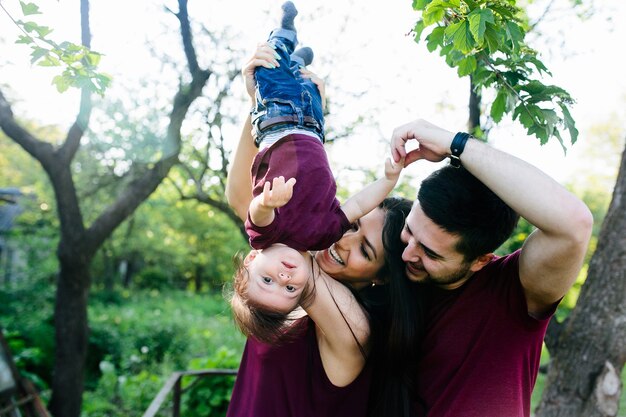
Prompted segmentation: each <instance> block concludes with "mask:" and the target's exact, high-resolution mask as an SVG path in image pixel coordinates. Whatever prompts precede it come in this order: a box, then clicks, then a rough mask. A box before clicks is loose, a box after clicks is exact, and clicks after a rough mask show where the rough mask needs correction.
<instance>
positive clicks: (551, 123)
mask: <svg viewBox="0 0 626 417" xmlns="http://www.w3.org/2000/svg"><path fill="white" fill-rule="evenodd" d="M413 8H414V9H415V10H419V11H421V12H422V18H421V19H420V20H419V21H418V22H417V23H416V24H415V27H414V28H413V33H414V35H415V41H416V42H420V40H421V38H422V34H423V32H424V30H425V29H426V28H427V27H430V26H434V27H433V29H432V30H431V31H430V33H428V34H427V35H426V36H425V37H424V41H425V42H426V47H427V48H428V50H429V51H430V52H434V51H435V50H437V49H439V54H440V55H441V56H442V57H444V58H445V60H446V63H447V64H448V65H449V66H450V67H453V68H457V72H458V75H459V76H461V77H463V76H466V75H470V76H471V77H472V83H473V85H474V87H475V88H476V90H481V89H483V88H493V89H495V90H496V97H495V99H494V101H493V103H492V104H491V110H490V112H489V114H490V116H491V118H493V120H494V121H495V122H496V123H498V122H500V121H501V120H502V117H503V115H504V114H511V115H512V118H513V120H517V121H518V122H519V123H521V124H522V125H523V126H524V127H525V128H526V129H527V132H528V134H530V135H535V136H536V137H537V138H538V139H539V140H540V141H541V144H545V143H546V142H547V141H548V139H550V138H551V137H555V138H556V139H557V140H558V141H559V143H560V144H561V146H562V147H563V150H564V151H565V149H566V148H565V144H564V142H563V138H562V136H561V130H563V129H565V130H567V131H568V132H569V136H570V142H571V143H572V144H573V143H574V142H576V139H577V137H578V130H577V129H576V125H575V122H574V119H572V116H571V114H570V110H569V107H570V106H571V105H572V104H573V99H572V97H571V96H570V95H569V93H568V92H567V91H565V90H564V89H562V88H560V87H557V86H555V85H546V84H543V83H542V82H541V81H539V79H537V78H536V77H537V76H543V75H550V72H549V71H548V69H547V68H546V66H545V65H544V64H543V63H542V62H541V61H540V60H539V58H538V56H537V55H538V54H537V52H536V51H535V50H533V49H532V48H530V47H529V46H528V45H527V44H526V43H525V41H524V37H525V33H526V26H527V25H526V23H525V21H524V20H523V18H522V17H521V16H522V10H521V9H519V8H518V7H517V6H516V5H515V1H512V0H413Z"/></svg>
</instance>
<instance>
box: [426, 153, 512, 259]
mask: <svg viewBox="0 0 626 417" xmlns="http://www.w3.org/2000/svg"><path fill="white" fill-rule="evenodd" d="M417 200H418V201H419V204H420V206H421V208H422V211H423V212H424V214H425V215H426V216H428V217H429V218H430V219H431V220H432V221H433V222H434V223H435V224H437V225H438V226H439V227H441V228H442V229H444V230H445V231H447V232H449V233H452V234H455V235H457V236H459V237H460V240H459V242H458V244H457V246H456V250H457V251H459V252H460V253H462V254H463V256H464V257H465V261H467V262H471V261H473V260H474V259H476V258H477V257H479V256H481V255H484V254H486V253H491V252H493V251H495V250H496V249H497V248H498V247H499V246H500V245H501V244H502V243H504V241H505V240H507V239H508V237H509V236H510V235H511V233H512V232H513V229H515V226H516V225H517V221H518V219H519V215H518V214H517V213H516V212H515V211H513V209H511V208H510V207H509V206H508V205H506V203H505V202H504V201H502V200H501V199H500V197H498V196H497V195H495V194H494V192H493V191H491V190H490V189H489V188H487V186H486V185H484V184H483V183H482V182H480V181H479V180H478V179H477V178H476V177H474V176H473V175H472V174H470V173H469V172H468V171H467V170H466V169H464V168H463V167H461V168H454V167H452V166H449V165H448V166H446V167H444V168H441V169H439V170H437V171H435V172H433V173H432V174H431V175H429V176H428V178H426V179H425V180H424V181H422V185H421V186H420V189H419V192H418V193H417Z"/></svg>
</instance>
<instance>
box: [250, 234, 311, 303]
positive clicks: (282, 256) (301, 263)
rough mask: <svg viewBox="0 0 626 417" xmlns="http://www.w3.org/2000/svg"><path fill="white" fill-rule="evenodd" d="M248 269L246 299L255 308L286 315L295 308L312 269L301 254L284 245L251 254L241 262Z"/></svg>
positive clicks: (273, 246)
mask: <svg viewBox="0 0 626 417" xmlns="http://www.w3.org/2000/svg"><path fill="white" fill-rule="evenodd" d="M244 265H245V266H246V268H247V269H248V289H247V293H248V298H249V299H250V300H251V301H253V302H254V303H255V304H258V305H261V306H264V307H266V308H269V309H271V310H274V311H280V312H282V313H288V312H290V311H292V310H293V309H295V308H296V307H297V306H298V303H299V301H300V296H301V295H302V292H303V291H304V289H305V287H306V285H307V282H308V281H309V276H310V274H311V265H310V264H309V262H307V261H306V259H305V258H304V257H303V256H302V254H301V253H300V252H298V251H297V250H295V249H291V248H290V247H288V246H285V245H280V244H278V245H272V246H270V247H269V248H267V249H263V250H262V251H255V250H253V251H251V252H250V253H249V254H248V256H246V258H245V260H244Z"/></svg>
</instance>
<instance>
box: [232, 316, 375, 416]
mask: <svg viewBox="0 0 626 417" xmlns="http://www.w3.org/2000/svg"><path fill="white" fill-rule="evenodd" d="M295 326H297V333H296V335H295V338H294V339H293V340H291V341H290V342H285V343H284V344H282V345H276V346H275V345H268V344H264V343H261V342H259V341H257V340H255V339H254V338H248V340H247V342H246V347H245V350H244V352H243V357H242V359H241V365H240V366H239V372H238V374H237V380H236V381H235V387H234V389H233V394H232V397H231V401H230V406H229V408H228V413H227V414H226V416H227V417H365V415H366V413H367V398H368V395H369V387H370V379H371V370H370V368H369V366H367V365H366V366H365V368H364V369H363V371H361V373H360V374H359V376H358V377H357V378H356V379H355V380H354V381H352V383H350V384H349V385H347V386H345V387H337V386H335V385H333V384H332V383H331V382H330V380H329V379H328V377H327V376H326V372H325V371H324V366H323V365H322V359H321V357H320V352H319V348H318V346H317V338H316V335H315V323H313V321H312V320H311V319H309V318H308V317H304V318H302V319H300V320H298V321H297V322H296V323H295Z"/></svg>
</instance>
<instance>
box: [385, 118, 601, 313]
mask: <svg viewBox="0 0 626 417" xmlns="http://www.w3.org/2000/svg"><path fill="white" fill-rule="evenodd" d="M454 136H455V134H454V133H452V132H449V131H446V130H444V129H441V128H439V127H437V126H434V125H432V124H431V123H428V122H426V121H424V120H418V121H415V122H412V123H409V124H407V125H404V126H401V127H399V128H398V129H396V130H395V131H394V134H393V136H392V142H391V145H392V155H393V156H394V159H395V160H398V158H399V157H402V156H405V157H406V159H405V160H406V161H407V162H406V164H409V163H411V162H413V161H415V160H418V159H427V160H430V161H441V160H442V159H443V158H445V157H447V156H449V155H450V145H451V143H452V140H453V138H454ZM408 140H417V141H418V142H419V148H418V149H416V150H414V151H411V152H409V153H408V154H407V153H406V151H405V148H404V145H405V143H406V142H407V141H408ZM460 161H461V163H462V164H463V166H464V167H465V168H466V169H467V170H468V171H469V172H470V173H472V174H473V175H474V176H475V177H476V178H478V179H479V180H480V181H481V182H482V183H483V184H485V185H486V186H487V187H488V188H489V189H491V190H492V191H493V192H494V193H495V194H496V195H497V196H498V197H500V198H501V199H502V200H503V201H504V202H505V203H506V204H508V205H509V206H510V207H511V208H512V209H513V210H515V211H516V212H517V213H518V214H519V215H520V216H522V217H524V218H525V219H526V220H528V221H529V222H530V223H531V224H532V225H534V226H535V227H537V230H535V231H534V232H533V233H532V234H531V235H530V236H529V237H528V239H526V242H525V243H524V245H523V247H522V252H521V257H520V271H519V272H520V279H521V282H522V286H523V287H524V291H525V293H526V302H527V305H528V312H529V314H531V315H535V316H541V315H542V314H544V313H545V312H547V311H548V310H549V309H550V307H551V306H552V305H553V304H554V303H555V302H557V301H558V300H560V299H561V298H562V297H563V296H564V295H565V293H566V292H567V291H568V290H569V288H570V287H571V286H572V284H573V283H574V281H575V280H576V277H577V275H578V272H579V271H580V268H581V266H582V263H583V259H584V256H585V253H586V251H587V245H588V243H589V239H590V236H591V228H592V226H593V218H592V216H591V213H590V211H589V209H588V208H587V206H586V205H585V204H584V203H583V202H582V201H581V200H579V199H578V198H577V197H575V196H574V195H573V194H571V193H570V192H569V191H567V190H566V189H565V188H564V187H563V186H561V185H560V184H558V183H557V182H556V181H554V180H553V179H552V178H550V177H549V176H548V175H546V174H545V173H543V172H542V171H541V170H539V169H538V168H536V167H534V166H532V165H530V164H528V163H526V162H525V161H522V160H521V159H519V158H517V157H515V156H513V155H510V154H508V153H506V152H502V151H500V150H497V149H495V148H493V147H491V146H489V145H487V144H485V143H483V142H480V141H478V140H476V139H469V140H468V142H467V144H466V146H465V149H464V150H463V152H462V154H461V155H460Z"/></svg>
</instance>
